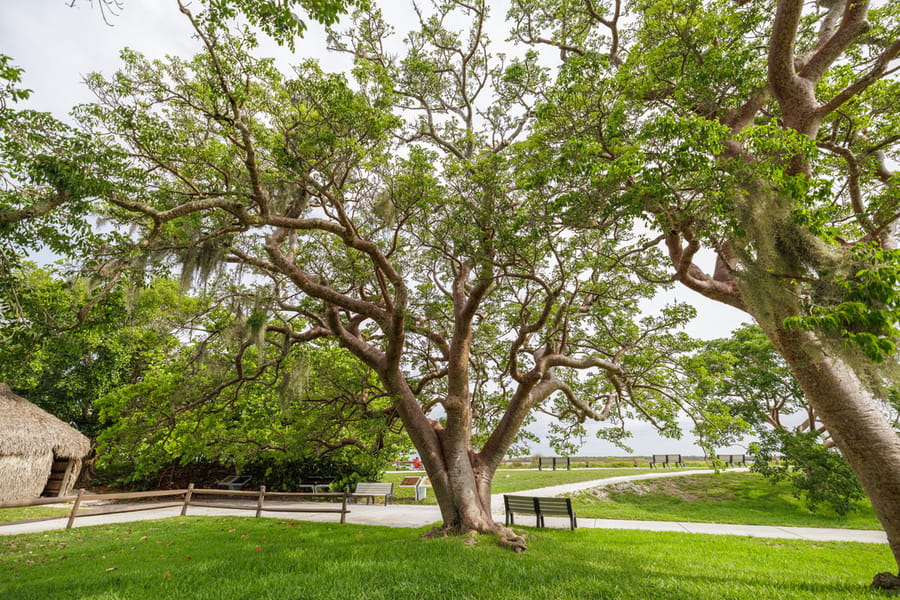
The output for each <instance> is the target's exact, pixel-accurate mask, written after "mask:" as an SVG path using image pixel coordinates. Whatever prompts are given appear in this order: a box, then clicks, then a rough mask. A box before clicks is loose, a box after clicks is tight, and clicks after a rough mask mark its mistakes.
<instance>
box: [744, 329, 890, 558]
mask: <svg viewBox="0 0 900 600" xmlns="http://www.w3.org/2000/svg"><path fill="white" fill-rule="evenodd" d="M761 325H762V327H763V329H764V330H765V331H766V334H767V335H768V336H769V338H770V339H771V341H772V343H773V344H775V346H776V347H777V348H778V350H779V351H780V352H781V353H782V355H783V356H784V358H785V360H787V362H788V364H789V365H790V366H791V370H792V371H793V373H794V376H795V377H796V378H797V381H798V382H799V383H800V386H801V387H802V388H803V391H804V392H805V393H806V396H807V398H808V399H809V403H810V405H811V406H812V407H813V408H814V409H815V412H816V415H817V416H818V417H819V419H820V420H821V421H822V422H823V423H824V424H825V426H826V427H827V428H828V431H829V432H830V433H831V436H832V439H833V440H834V442H835V445H836V446H837V447H838V449H839V450H840V451H841V453H842V454H843V455H844V458H846V459H847V462H848V463H849V464H850V467H851V468H852V469H853V472H854V473H855V474H856V476H857V477H858V478H859V481H860V483H861V484H862V487H863V489H864V490H865V491H866V495H867V496H868V497H869V499H870V500H871V501H872V506H873V507H874V509H875V513H876V515H877V516H878V519H879V520H880V521H881V525H882V526H883V527H884V531H885V533H887V537H888V543H889V544H890V547H891V551H892V552H893V554H894V559H895V560H896V561H897V564H898V566H900V436H898V435H897V433H896V432H895V431H894V429H893V427H892V426H891V424H890V423H889V422H888V420H887V418H886V417H885V415H884V414H883V413H882V412H881V411H880V410H879V407H878V403H877V402H876V401H875V400H874V399H873V398H872V395H871V393H870V392H869V391H868V390H867V389H866V386H865V385H864V383H863V382H862V381H861V380H860V379H859V377H858V376H857V374H856V373H855V372H854V370H853V369H852V368H851V367H850V366H849V365H848V364H847V362H846V361H845V360H844V359H843V358H842V357H841V356H840V355H834V354H831V353H829V352H828V351H827V349H826V347H825V346H824V344H823V343H822V341H821V340H819V339H817V337H816V336H815V334H813V333H810V332H808V331H802V330H790V331H788V330H786V329H785V328H784V327H781V326H779V325H773V324H772V323H762V324H761Z"/></svg>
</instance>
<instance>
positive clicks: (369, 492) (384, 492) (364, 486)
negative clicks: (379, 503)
mask: <svg viewBox="0 0 900 600" xmlns="http://www.w3.org/2000/svg"><path fill="white" fill-rule="evenodd" d="M351 496H352V497H353V501H354V502H356V499H357V498H365V499H366V504H368V503H369V500H370V499H371V500H372V504H375V496H384V505H385V506H387V505H388V503H390V502H392V501H393V499H394V484H393V483H363V482H360V483H357V484H356V489H355V490H353V493H352V494H351Z"/></svg>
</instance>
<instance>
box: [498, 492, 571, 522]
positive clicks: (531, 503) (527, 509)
mask: <svg viewBox="0 0 900 600" xmlns="http://www.w3.org/2000/svg"><path fill="white" fill-rule="evenodd" d="M503 506H504V507H505V508H506V525H507V526H509V525H514V524H515V521H514V520H513V513H519V514H526V515H535V516H536V517H537V527H544V526H545V525H544V516H552V517H554V516H555V517H569V527H570V529H572V530H574V529H575V528H576V527H578V521H577V520H576V519H575V511H574V510H572V499H571V498H542V497H532V496H506V495H504V496H503Z"/></svg>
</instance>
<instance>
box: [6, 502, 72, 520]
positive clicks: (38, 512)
mask: <svg viewBox="0 0 900 600" xmlns="http://www.w3.org/2000/svg"><path fill="white" fill-rule="evenodd" d="M70 512H72V509H71V508H61V507H58V506H25V507H22V508H0V523H4V522H8V521H25V520H28V519H45V518H47V517H64V516H66V515H68V514H69V513H70Z"/></svg>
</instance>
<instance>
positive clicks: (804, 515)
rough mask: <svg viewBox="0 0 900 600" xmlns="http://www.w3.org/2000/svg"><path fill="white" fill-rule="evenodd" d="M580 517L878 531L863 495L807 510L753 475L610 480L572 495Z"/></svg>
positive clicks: (785, 488) (783, 486) (780, 487)
mask: <svg viewBox="0 0 900 600" xmlns="http://www.w3.org/2000/svg"><path fill="white" fill-rule="evenodd" d="M572 498H573V502H574V504H575V510H576V512H577V513H578V516H579V517H592V518H599V519H631V520H644V521H692V522H711V523H738V524H742V525H780V526H785V525H787V526H796V527H840V528H847V529H881V524H880V523H879V522H878V518H877V517H876V516H875V512H874V511H873V510H872V504H871V503H870V502H869V501H868V499H864V500H862V501H860V502H857V503H855V506H854V510H853V511H852V512H850V513H848V514H847V515H843V516H841V515H838V514H836V513H834V512H833V511H830V510H827V509H825V508H820V509H818V510H817V511H816V513H810V512H809V510H807V509H806V507H805V506H804V505H803V502H801V501H800V500H798V499H797V498H795V497H794V496H793V494H792V491H791V488H790V486H789V485H788V484H787V483H779V484H773V483H771V482H769V481H768V480H766V479H765V478H763V477H762V475H758V474H756V473H727V472H725V473H719V474H707V475H689V476H681V477H672V478H667V479H656V480H646V481H632V482H627V483H620V484H613V485H610V486H605V487H603V488H597V489H594V490H588V491H584V492H579V493H576V494H573V496H572Z"/></svg>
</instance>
